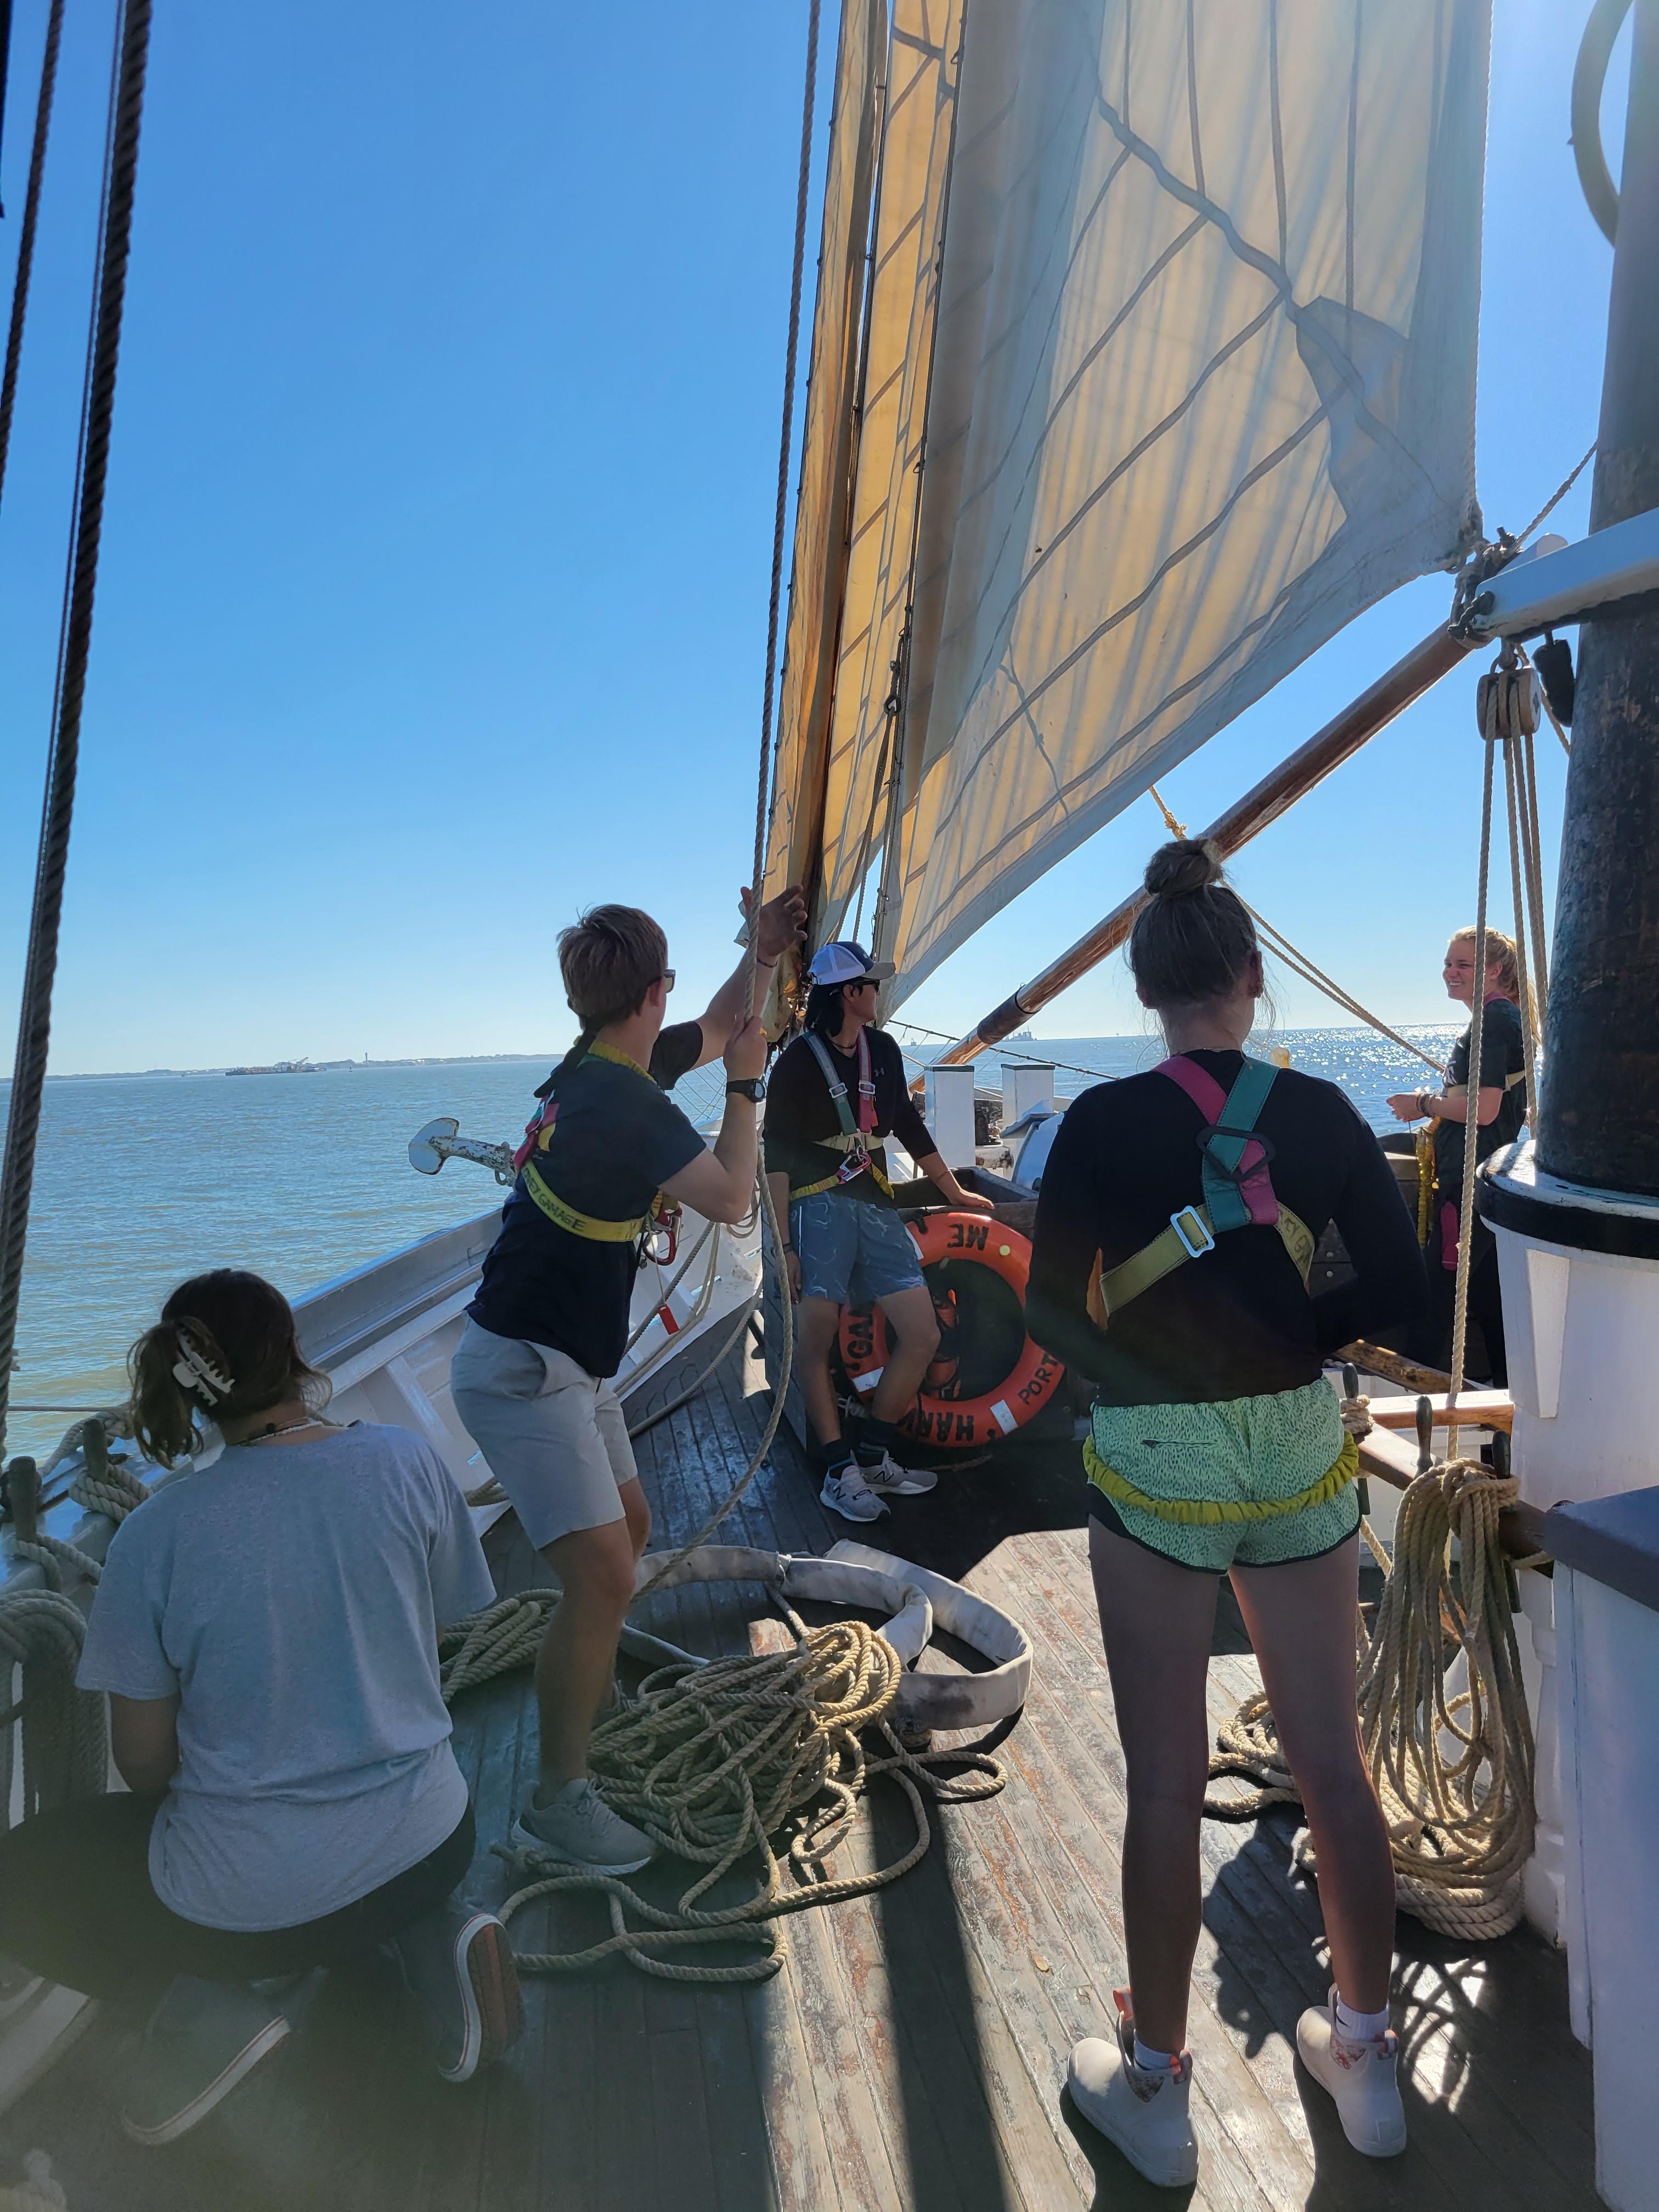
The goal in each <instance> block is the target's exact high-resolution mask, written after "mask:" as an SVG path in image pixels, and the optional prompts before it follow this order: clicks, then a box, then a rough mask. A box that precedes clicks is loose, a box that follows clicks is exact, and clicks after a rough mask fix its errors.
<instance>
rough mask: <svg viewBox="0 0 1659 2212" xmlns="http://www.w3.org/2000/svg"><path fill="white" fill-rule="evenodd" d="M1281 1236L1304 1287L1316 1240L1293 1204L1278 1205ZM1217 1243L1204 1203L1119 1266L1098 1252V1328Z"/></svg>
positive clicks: (1093, 1297) (1093, 1289)
mask: <svg viewBox="0 0 1659 2212" xmlns="http://www.w3.org/2000/svg"><path fill="white" fill-rule="evenodd" d="M1276 1226H1277V1228H1278V1231H1279V1241H1280V1243H1282V1244H1283V1245H1284V1247H1285V1250H1286V1251H1287V1252H1288V1253H1289V1254H1290V1255H1291V1261H1292V1262H1293V1264H1294V1266H1295V1267H1296V1272H1297V1274H1298V1275H1300V1276H1301V1278H1302V1281H1303V1285H1304V1287H1305V1286H1306V1284H1307V1280H1308V1271H1309V1269H1310V1267H1312V1266H1313V1256H1314V1249H1315V1243H1316V1240H1315V1238H1314V1237H1313V1236H1312V1235H1311V1234H1310V1231H1309V1228H1308V1225H1307V1223H1306V1222H1305V1221H1304V1220H1303V1219H1302V1218H1301V1217H1300V1215H1298V1214H1295V1213H1292V1212H1291V1209H1290V1207H1289V1206H1280V1207H1279V1220H1278V1222H1277V1224H1276ZM1214 1249H1215V1229H1214V1225H1213V1224H1212V1222H1211V1219H1210V1214H1209V1209H1208V1207H1207V1206H1182V1209H1181V1211H1180V1212H1178V1213H1176V1214H1172V1215H1171V1216H1170V1225H1169V1227H1168V1228H1167V1229H1164V1230H1160V1231H1159V1232H1158V1235H1157V1236H1156V1237H1153V1239H1152V1243H1150V1244H1143V1245H1142V1246H1141V1248H1140V1249H1139V1252H1132V1253H1131V1254H1130V1255H1129V1257H1128V1258H1127V1260H1124V1261H1121V1262H1120V1264H1119V1265H1118V1266H1117V1267H1109V1268H1107V1269H1105V1270H1103V1269H1102V1267H1101V1265H1100V1258H1099V1255H1098V1254H1097V1255H1096V1257H1095V1267H1094V1273H1092V1274H1091V1276H1090V1278H1089V1301H1088V1304H1089V1318H1090V1320H1091V1322H1093V1323H1094V1324H1095V1327H1096V1328H1105V1326H1106V1324H1107V1322H1109V1320H1110V1318H1111V1316H1113V1315H1114V1314H1115V1312H1117V1310H1119V1308H1120V1307H1122V1306H1127V1304H1128V1303H1129V1301H1130V1299H1131V1298H1138V1297H1139V1296H1140V1294H1141V1292H1142V1291H1149V1290H1150V1289H1151V1288H1152V1285H1153V1284H1154V1283H1158V1282H1161V1281H1162V1280H1163V1279H1164V1276H1165V1275H1172V1274H1173V1273H1175V1271H1176V1268H1177V1267H1185V1265H1186V1264H1187V1262H1188V1260H1201V1259H1202V1258H1203V1256H1204V1255H1205V1254H1206V1252H1212V1251H1213V1250H1214Z"/></svg>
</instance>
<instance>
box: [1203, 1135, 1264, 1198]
mask: <svg viewBox="0 0 1659 2212" xmlns="http://www.w3.org/2000/svg"><path fill="white" fill-rule="evenodd" d="M1218 1137H1238V1138H1242V1139H1243V1144H1242V1146H1241V1147H1240V1150H1239V1155H1238V1158H1237V1162H1236V1163H1235V1164H1234V1165H1233V1166H1231V1167H1228V1166H1226V1165H1225V1164H1224V1163H1223V1162H1222V1161H1220V1160H1218V1159H1217V1158H1216V1157H1215V1155H1214V1153H1213V1152H1212V1151H1211V1150H1210V1146H1212V1144H1213V1143H1214V1141H1215V1139H1217V1138H1218ZM1196 1141H1197V1145H1198V1149H1199V1151H1200V1152H1202V1153H1203V1155H1204V1166H1205V1170H1206V1173H1208V1174H1211V1175H1214V1176H1219V1177H1220V1178H1221V1180H1222V1181H1223V1182H1230V1183H1232V1184H1235V1185H1236V1186H1237V1187H1238V1188H1243V1185H1244V1184H1245V1183H1247V1182H1249V1181H1250V1180H1251V1178H1252V1177H1253V1176H1259V1175H1261V1174H1264V1173H1265V1172H1266V1171H1267V1167H1268V1164H1269V1163H1270V1162H1271V1161H1272V1160H1273V1159H1274V1158H1276V1157H1277V1153H1278V1147H1277V1146H1275V1145H1274V1143H1273V1139H1272V1138H1271V1137H1268V1136H1266V1135H1264V1134H1263V1133H1262V1132H1261V1130H1260V1129H1230V1128H1229V1127H1228V1126H1227V1124H1226V1123H1225V1121H1206V1123H1205V1125H1204V1127H1202V1128H1201V1129H1200V1131H1199V1133H1198V1137H1197V1139H1196ZM1252 1145H1259V1146H1261V1158H1260V1159H1259V1160H1252V1161H1251V1162H1250V1164H1249V1167H1246V1166H1245V1164H1244V1155H1245V1153H1246V1152H1249V1149H1250V1146H1252Z"/></svg>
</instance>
